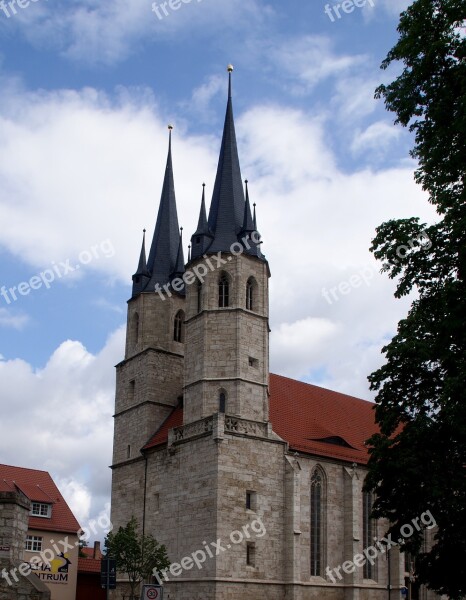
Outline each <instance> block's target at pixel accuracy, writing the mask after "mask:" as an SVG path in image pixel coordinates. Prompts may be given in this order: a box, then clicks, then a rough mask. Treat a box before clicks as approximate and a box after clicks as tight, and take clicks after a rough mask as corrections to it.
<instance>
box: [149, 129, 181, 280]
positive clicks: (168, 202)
mask: <svg viewBox="0 0 466 600" xmlns="http://www.w3.org/2000/svg"><path fill="white" fill-rule="evenodd" d="M168 129H169V139H168V156H167V164H166V167H165V177H164V181H163V187H162V195H161V198H160V206H159V211H158V215H157V222H156V225H155V231H154V236H153V238H152V244H151V247H150V252H149V259H148V261H147V268H148V270H149V271H150V274H151V278H150V281H149V283H148V284H147V286H146V288H145V290H144V291H146V292H152V291H154V288H155V285H156V284H159V285H161V286H163V285H165V284H166V283H169V281H170V276H171V275H172V273H174V271H175V269H176V268H177V260H178V254H179V252H178V251H179V245H180V233H179V226H178V215H177V211H176V198H175V184H174V180H173V165H172V130H173V127H172V126H171V125H169V126H168Z"/></svg>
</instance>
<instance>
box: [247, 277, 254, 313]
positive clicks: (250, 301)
mask: <svg viewBox="0 0 466 600" xmlns="http://www.w3.org/2000/svg"><path fill="white" fill-rule="evenodd" d="M246 309H247V310H254V284H253V282H252V280H251V279H249V280H248V282H247V284H246Z"/></svg>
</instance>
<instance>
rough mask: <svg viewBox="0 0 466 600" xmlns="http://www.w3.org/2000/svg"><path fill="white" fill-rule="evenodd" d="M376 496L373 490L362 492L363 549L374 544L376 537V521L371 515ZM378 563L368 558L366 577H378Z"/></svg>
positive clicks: (365, 564) (364, 572)
mask: <svg viewBox="0 0 466 600" xmlns="http://www.w3.org/2000/svg"><path fill="white" fill-rule="evenodd" d="M373 501H374V497H373V495H372V493H371V492H363V494H362V539H363V549H366V548H369V546H373V545H374V541H375V538H376V529H377V528H376V521H375V520H374V519H373V518H372V517H371V512H372V504H373ZM376 567H377V563H374V564H372V563H371V562H370V561H368V560H366V562H365V563H364V567H363V577H364V579H376V577H377V568H376Z"/></svg>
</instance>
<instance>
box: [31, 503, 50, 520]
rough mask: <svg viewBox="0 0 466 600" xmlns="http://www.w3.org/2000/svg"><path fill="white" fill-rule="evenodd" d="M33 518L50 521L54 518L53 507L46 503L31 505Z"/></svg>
mask: <svg viewBox="0 0 466 600" xmlns="http://www.w3.org/2000/svg"><path fill="white" fill-rule="evenodd" d="M30 514H31V516H33V517H39V518H41V519H50V517H51V516H52V505H51V504H47V503H46V502H33V503H32V505H31V512H30Z"/></svg>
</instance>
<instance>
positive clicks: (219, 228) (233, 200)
mask: <svg viewBox="0 0 466 600" xmlns="http://www.w3.org/2000/svg"><path fill="white" fill-rule="evenodd" d="M227 70H228V102H227V109H226V114H225V123H224V127H223V137H222V145H221V148H220V156H219V160H218V167H217V176H216V179H215V185H214V191H213V194H212V202H211V205H210V211H209V220H208V224H209V228H210V230H211V232H212V233H213V234H214V239H213V241H212V244H211V245H210V247H209V249H208V251H209V253H216V252H218V251H219V250H221V251H225V252H228V251H229V250H230V248H231V246H232V244H234V243H235V242H237V241H238V237H237V236H238V233H239V232H240V231H241V228H242V226H243V218H244V202H245V200H244V192H243V184H242V180H241V169H240V165H239V158H238V148H237V145H236V132H235V123H234V119H233V102H232V93H231V74H232V72H233V66H232V65H228V69H227Z"/></svg>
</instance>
